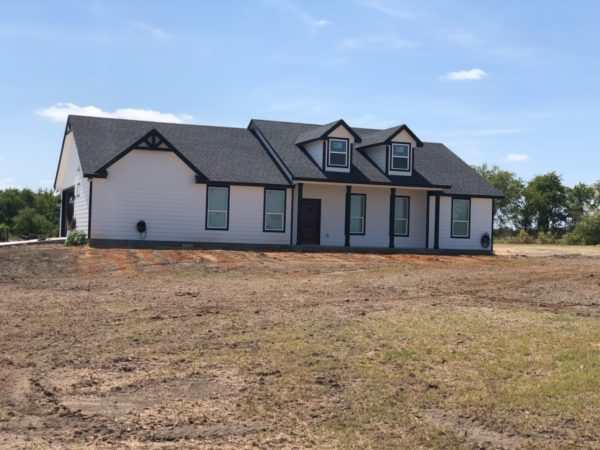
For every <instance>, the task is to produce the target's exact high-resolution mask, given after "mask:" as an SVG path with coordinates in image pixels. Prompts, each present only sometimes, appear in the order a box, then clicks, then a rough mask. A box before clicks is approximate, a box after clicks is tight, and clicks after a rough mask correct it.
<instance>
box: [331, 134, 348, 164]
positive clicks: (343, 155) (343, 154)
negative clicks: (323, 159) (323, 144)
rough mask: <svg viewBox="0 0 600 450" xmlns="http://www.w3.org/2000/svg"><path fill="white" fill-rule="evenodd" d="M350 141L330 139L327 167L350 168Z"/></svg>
mask: <svg viewBox="0 0 600 450" xmlns="http://www.w3.org/2000/svg"><path fill="white" fill-rule="evenodd" d="M348 160H349V157H348V141H346V140H345V139H329V151H328V156H327V165H328V166H331V167H348V166H349V164H348Z"/></svg>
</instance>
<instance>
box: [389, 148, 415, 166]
mask: <svg viewBox="0 0 600 450" xmlns="http://www.w3.org/2000/svg"><path fill="white" fill-rule="evenodd" d="M390 162H391V163H390V170H400V171H405V172H407V171H410V144H392V154H391V157H390Z"/></svg>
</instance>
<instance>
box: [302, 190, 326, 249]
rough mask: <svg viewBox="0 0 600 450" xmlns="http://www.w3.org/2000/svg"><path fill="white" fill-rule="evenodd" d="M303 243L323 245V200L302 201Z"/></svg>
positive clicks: (306, 199)
mask: <svg viewBox="0 0 600 450" xmlns="http://www.w3.org/2000/svg"><path fill="white" fill-rule="evenodd" d="M302 243H303V244H316V245H319V244H320V243H321V200H318V199H312V198H304V199H302Z"/></svg>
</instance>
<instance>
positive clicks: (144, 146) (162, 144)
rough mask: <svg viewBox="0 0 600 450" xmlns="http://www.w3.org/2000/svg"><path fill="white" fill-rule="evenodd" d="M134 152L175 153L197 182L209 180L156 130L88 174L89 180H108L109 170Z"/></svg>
mask: <svg viewBox="0 0 600 450" xmlns="http://www.w3.org/2000/svg"><path fill="white" fill-rule="evenodd" d="M132 150H151V151H166V152H173V153H175V154H176V155H177V156H178V157H179V159H181V160H182V161H183V162H184V163H185V164H186V165H187V166H188V167H189V168H190V169H192V171H193V172H194V173H195V174H196V182H198V183H203V182H206V181H207V180H208V178H207V177H206V176H205V175H204V174H203V173H202V172H201V171H200V170H198V169H197V168H196V166H194V165H193V164H192V163H191V161H189V160H188V159H187V158H186V157H185V156H183V154H182V153H181V152H180V151H179V150H177V148H175V146H174V145H172V144H171V143H170V142H169V141H168V140H167V139H166V138H165V137H164V136H163V135H162V134H160V133H159V132H158V131H157V130H156V129H152V130H150V131H149V132H148V133H146V134H145V135H144V136H142V137H141V138H140V139H138V140H137V141H135V142H134V143H133V144H131V145H130V146H129V147H127V148H126V149H125V150H123V151H122V152H121V153H119V154H118V155H117V156H115V157H114V158H113V159H111V160H110V161H109V162H107V163H106V164H105V165H104V166H102V167H101V168H100V169H98V170H97V171H96V173H93V174H86V176H87V177H89V178H106V177H107V176H108V171H107V169H108V168H109V167H110V166H112V165H113V164H114V163H116V162H117V161H118V160H120V159H121V158H123V157H124V156H125V155H127V154H128V153H129V152H130V151H132Z"/></svg>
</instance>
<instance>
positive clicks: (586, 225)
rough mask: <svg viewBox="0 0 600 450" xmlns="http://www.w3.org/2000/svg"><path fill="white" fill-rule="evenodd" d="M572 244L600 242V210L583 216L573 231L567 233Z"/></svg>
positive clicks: (567, 237)
mask: <svg viewBox="0 0 600 450" xmlns="http://www.w3.org/2000/svg"><path fill="white" fill-rule="evenodd" d="M565 239H566V241H567V242H568V243H570V244H588V245H599V244H600V210H598V211H595V212H594V213H592V214H590V215H587V216H585V217H583V218H582V219H581V220H580V221H579V222H578V223H577V225H576V226H575V228H574V229H573V231H571V232H570V233H567V234H566V235H565Z"/></svg>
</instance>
